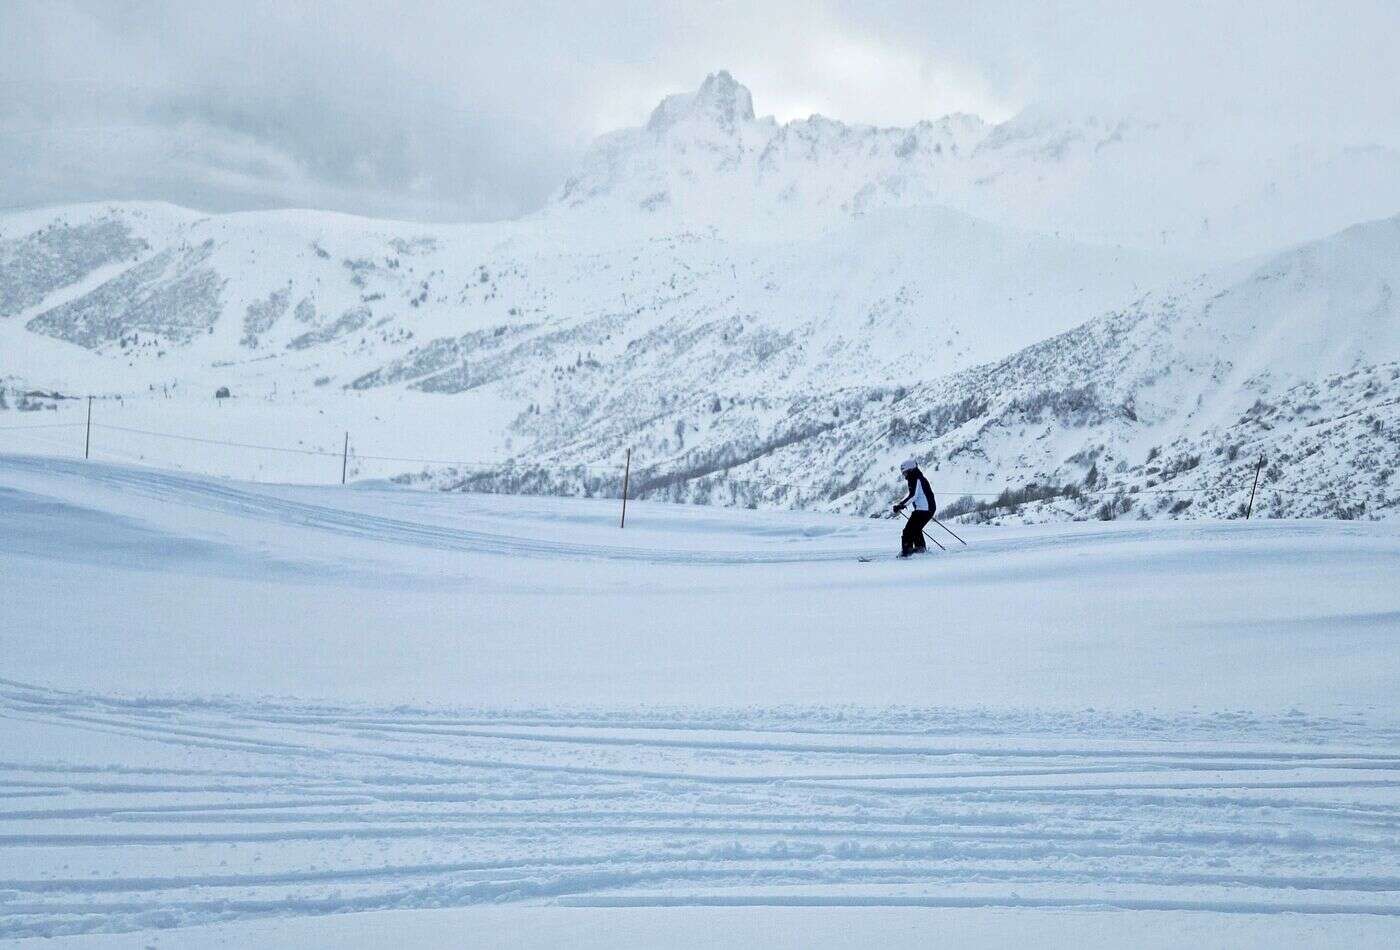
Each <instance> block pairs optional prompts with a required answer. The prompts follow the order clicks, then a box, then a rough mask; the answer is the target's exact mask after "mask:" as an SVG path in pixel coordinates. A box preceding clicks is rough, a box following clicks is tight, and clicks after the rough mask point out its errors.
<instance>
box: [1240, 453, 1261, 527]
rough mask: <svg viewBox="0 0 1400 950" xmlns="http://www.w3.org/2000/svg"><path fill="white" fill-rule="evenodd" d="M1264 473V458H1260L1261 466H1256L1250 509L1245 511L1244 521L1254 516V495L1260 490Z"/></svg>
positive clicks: (1250, 496) (1250, 493)
mask: <svg viewBox="0 0 1400 950" xmlns="http://www.w3.org/2000/svg"><path fill="white" fill-rule="evenodd" d="M1262 471H1264V456H1262V455H1261V456H1259V464H1258V465H1256V466H1254V487H1253V488H1251V489H1250V490H1249V507H1248V508H1246V509H1245V510H1244V520H1245V521H1248V520H1249V518H1250V516H1251V515H1253V514H1254V493H1255V492H1257V491H1258V490H1259V473H1260V472H1262Z"/></svg>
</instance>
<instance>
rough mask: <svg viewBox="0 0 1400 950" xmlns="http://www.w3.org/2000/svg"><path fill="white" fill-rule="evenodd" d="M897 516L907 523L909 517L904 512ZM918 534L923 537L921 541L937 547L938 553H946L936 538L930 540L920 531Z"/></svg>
mask: <svg viewBox="0 0 1400 950" xmlns="http://www.w3.org/2000/svg"><path fill="white" fill-rule="evenodd" d="M899 516H900V517H901V518H903V519H904V520H905V521H908V520H909V516H908V515H906V514H905V513H904V512H902V511H901V512H900V513H899ZM919 534H920V535H921V536H922V537H923V539H924V540H925V541H932V542H933V543H934V545H935V546H937V548H938V550H940V551H946V550H948V549H947V548H945V547H944V546H943V545H941V544H939V543H938V539H937V538H930V537H929V536H928V535H926V534H924V533H923V532H922V531H920V532H919ZM959 540H961V539H959ZM964 543H966V542H964Z"/></svg>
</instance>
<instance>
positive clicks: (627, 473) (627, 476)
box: [618, 449, 632, 528]
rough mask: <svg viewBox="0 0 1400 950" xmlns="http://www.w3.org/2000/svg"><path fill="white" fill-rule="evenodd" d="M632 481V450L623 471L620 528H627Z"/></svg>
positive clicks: (628, 451)
mask: <svg viewBox="0 0 1400 950" xmlns="http://www.w3.org/2000/svg"><path fill="white" fill-rule="evenodd" d="M631 480H632V450H631V449H628V450H627V461H626V463H625V464H624V466H623V469H622V524H620V525H618V527H619V528H625V527H627V488H628V482H630V481H631Z"/></svg>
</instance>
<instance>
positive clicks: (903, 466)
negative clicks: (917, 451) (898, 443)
mask: <svg viewBox="0 0 1400 950" xmlns="http://www.w3.org/2000/svg"><path fill="white" fill-rule="evenodd" d="M918 467H919V463H918V462H916V461H915V460H914V459H905V460H904V461H903V462H900V463H899V470H900V471H901V472H912V471H913V470H914V469H916V468H918Z"/></svg>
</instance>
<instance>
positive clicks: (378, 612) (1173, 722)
mask: <svg viewBox="0 0 1400 950" xmlns="http://www.w3.org/2000/svg"><path fill="white" fill-rule="evenodd" d="M896 488H897V486H896ZM616 515H617V510H616V504H615V503H614V502H612V501H602V500H598V501H587V500H563V499H549V498H512V497H504V496H473V495H462V494H442V493H430V492H416V491H407V490H402V489H394V488H388V487H384V486H378V485H364V486H359V487H351V488H345V489H341V488H318V487H308V486H286V485H280V486H279V485H255V484H250V483H240V482H234V481H229V480H219V479H210V478H203V477H197V476H192V475H186V474H179V473H173V472H169V471H160V470H155V469H143V468H137V467H129V466H121V465H113V464H109V463H91V464H84V463H82V462H79V461H72V460H63V459H55V458H42V457H35V456H18V455H5V456H0V524H3V525H4V526H5V531H6V537H5V544H4V545H3V546H0V577H3V578H4V599H3V602H0V620H3V623H0V656H3V657H4V661H3V665H2V666H0V679H3V683H0V938H16V939H26V938H36V937H45V936H52V937H61V936H63V935H72V938H73V940H75V941H76V942H75V943H74V944H73V945H74V946H93V945H98V946H108V945H110V946H126V945H131V944H130V943H124V942H123V941H129V940H131V939H136V940H138V945H141V946H145V945H147V944H153V945H178V946H205V945H210V946H212V945H226V946H239V945H269V944H270V945H279V944H281V945H293V944H295V945H298V946H318V945H325V946H329V945H337V946H355V945H356V941H360V942H361V943H362V944H364V945H373V944H374V943H376V942H379V943H382V942H383V940H384V939H386V938H387V935H390V934H392V935H395V936H394V939H405V940H408V941H409V942H410V943H412V942H413V941H414V940H415V939H416V940H418V941H419V942H420V943H424V944H433V943H435V942H436V943H441V942H444V941H446V942H461V940H463V939H465V938H464V937H463V934H469V935H471V936H472V937H473V938H475V939H476V942H478V943H479V944H480V945H491V944H490V941H491V940H493V939H494V940H498V941H500V942H501V944H502V945H512V944H514V943H518V944H521V945H529V943H530V941H531V940H534V941H535V942H536V944H538V945H551V944H558V943H560V942H571V933H572V929H573V928H592V929H595V930H599V931H601V932H603V933H607V934H609V935H612V936H613V937H615V939H616V941H617V942H618V943H619V944H621V945H624V946H626V945H636V946H645V945H648V939H647V935H648V934H652V935H656V934H658V933H667V932H669V931H672V930H677V929H678V928H681V929H683V928H685V927H686V926H689V923H687V922H690V923H693V925H694V927H696V928H699V929H697V930H691V931H687V932H686V933H685V934H683V935H681V934H679V933H678V935H677V937H676V939H677V941H680V940H681V939H682V936H684V939H687V940H690V941H692V943H691V945H697V946H698V945H715V944H723V943H725V942H726V939H727V938H729V942H730V943H749V944H752V943H764V942H768V943H771V944H773V945H778V946H782V945H785V944H783V943H782V940H784V939H787V940H790V941H795V942H792V943H790V945H794V946H796V945H813V944H817V945H822V944H827V945H833V946H841V945H851V944H850V940H851V939H852V938H851V934H850V933H849V928H850V927H852V926H854V927H858V928H859V927H866V928H870V930H869V932H870V933H874V934H877V935H878V936H877V937H875V938H872V939H877V940H879V942H882V943H888V944H889V945H901V943H902V944H903V945H918V944H920V943H922V942H925V941H923V940H921V939H920V938H924V937H927V935H928V934H929V933H930V932H932V933H937V934H942V935H945V936H947V938H948V939H949V940H952V941H954V942H956V938H957V937H960V936H963V937H965V939H964V940H962V943H963V944H964V945H969V946H977V945H979V941H980V942H981V943H983V944H986V945H1004V944H1005V943H1006V942H1007V940H1009V939H1018V940H1026V939H1033V938H1034V937H1035V936H1036V935H1040V936H1041V938H1042V940H1043V942H1044V943H1045V944H1046V945H1067V944H1080V945H1082V944H1083V943H1085V942H1090V943H1092V942H1094V941H1098V942H1100V943H1117V944H1120V945H1121V944H1123V943H1125V942H1126V943H1132V944H1134V945H1145V946H1152V945H1169V943H1167V942H1165V941H1166V935H1167V934H1191V933H1195V934H1199V935H1201V939H1200V940H1199V941H1196V942H1198V943H1199V944H1200V945H1202V946H1211V945H1219V946H1240V945H1243V946H1248V945H1256V946H1280V945H1283V946H1289V945H1294V946H1303V945H1320V946H1322V945H1327V943H1328V942H1335V941H1342V942H1345V943H1347V944H1348V945H1351V946H1388V945H1392V944H1393V943H1394V942H1395V940H1396V938H1397V935H1400V778H1397V769H1400V739H1397V737H1400V719H1397V717H1396V715H1395V710H1394V705H1393V695H1394V683H1395V682H1396V681H1397V673H1400V648H1397V640H1396V634H1397V630H1398V629H1400V603H1397V601H1400V585H1396V584H1395V583H1393V581H1394V579H1395V577H1396V565H1397V564H1400V561H1398V560H1397V555H1400V535H1398V534H1397V532H1396V530H1395V529H1394V527H1388V526H1386V525H1384V524H1364V523H1351V524H1343V523H1307V522H1267V523H1260V522H1255V523H1250V524H1243V523H1215V522H1197V523H1189V524H1181V523H1178V524H1162V523H1155V524H1148V523H1139V524H1108V525H1105V524H1098V523H1095V524H1077V525H1058V526H1044V527H1038V528H1026V527H1019V528H995V529H993V528H981V529H978V528H969V529H966V530H963V529H959V533H962V534H963V535H964V537H966V538H967V539H968V541H969V543H970V545H969V547H967V548H966V549H962V548H956V549H955V550H954V551H952V552H950V553H949V554H946V555H932V556H929V557H927V558H922V559H916V560H915V561H914V562H912V563H906V562H897V561H894V560H893V559H882V560H878V561H876V562H873V563H869V564H860V563H858V562H857V561H856V558H857V557H858V556H860V555H864V554H872V553H882V552H889V551H891V550H892V549H893V547H894V545H895V543H896V541H897V527H898V526H897V525H896V524H893V523H891V522H888V521H871V520H869V519H850V518H841V517H836V516H827V515H815V514H800V513H789V512H750V511H733V510H720V509H705V508H691V507H686V506H668V505H659V504H639V505H637V506H636V507H635V509H633V510H632V511H629V526H628V528H627V530H626V531H619V530H618V529H617V527H616V521H615V519H616ZM498 904H506V905H508V908H507V909H510V910H513V911H518V914H516V913H512V914H509V915H507V916H505V917H502V916H499V915H500V914H501V912H502V908H500V907H497V906H496V905H498ZM444 908H455V910H452V911H444V910H443V909H444ZM430 910H431V911H433V913H427V912H428V911H430ZM478 910H479V911H480V912H481V915H480V916H473V914H474V912H475V911H478ZM352 914H353V915H354V916H353V917H352V916H347V915H352ZM350 921H354V923H350ZM169 928H188V929H178V930H168V929H169ZM776 930H782V931H783V932H782V934H781V935H779V936H776V937H774V936H773V933H772V932H773V931H776ZM166 931H168V932H166ZM376 935H377V936H378V938H379V939H378V940H377V941H376V939H375V937H376ZM414 935H416V936H414ZM804 936H805V937H807V938H810V939H809V940H808V941H807V942H805V943H804V942H802V939H801V938H803V937H804ZM769 937H772V939H769ZM515 938H518V939H515ZM707 940H708V941H709V942H708V944H707V943H706V941H707ZM842 940H845V941H846V943H845V944H842V943H841V941H842ZM1153 940H1156V941H1158V943H1157V944H1153V943H1152V941H1153ZM629 941H631V943H630V944H629ZM1212 941H1214V942H1213V943H1212ZM469 942H470V941H469ZM652 943H654V941H652ZM63 945H64V943H63V942H59V943H56V944H55V946H63Z"/></svg>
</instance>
